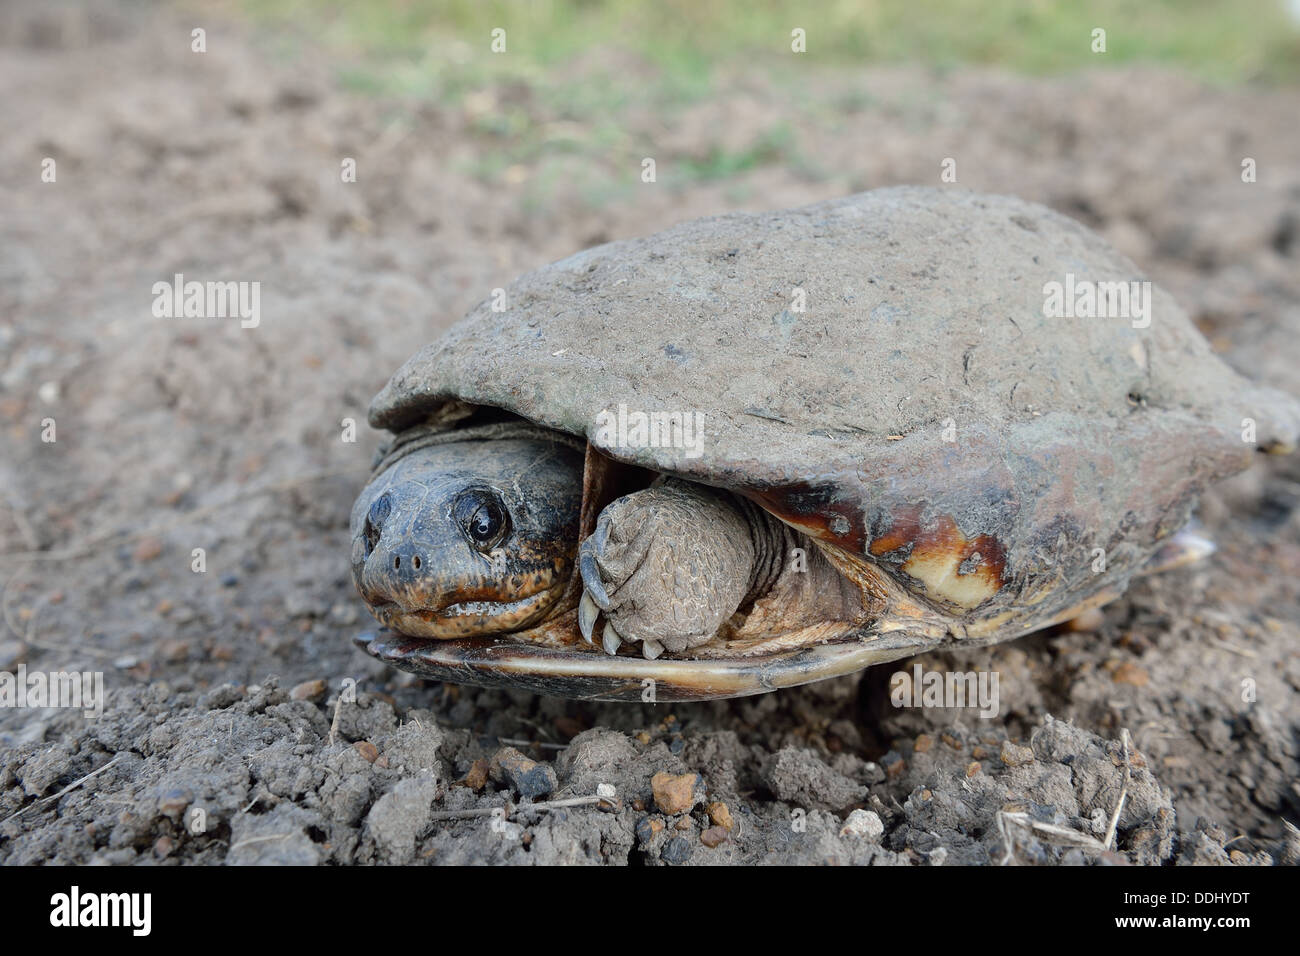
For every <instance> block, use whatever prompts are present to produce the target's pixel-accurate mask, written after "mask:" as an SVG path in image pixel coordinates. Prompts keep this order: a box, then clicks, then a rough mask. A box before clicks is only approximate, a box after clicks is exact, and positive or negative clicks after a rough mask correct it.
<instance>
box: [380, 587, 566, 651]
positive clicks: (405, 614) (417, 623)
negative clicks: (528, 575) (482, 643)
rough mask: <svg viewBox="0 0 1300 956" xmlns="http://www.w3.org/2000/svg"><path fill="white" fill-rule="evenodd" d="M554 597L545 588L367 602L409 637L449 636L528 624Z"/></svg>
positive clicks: (503, 630) (383, 619) (478, 634)
mask: <svg viewBox="0 0 1300 956" xmlns="http://www.w3.org/2000/svg"><path fill="white" fill-rule="evenodd" d="M555 597H556V595H555V593H554V589H544V590H541V591H538V592H536V593H535V594H530V595H526V596H525V597H522V598H518V599H516V600H513V601H491V600H459V601H458V600H453V601H448V602H445V603H442V604H440V605H438V606H434V607H422V606H409V605H406V604H403V603H401V602H399V601H379V602H375V603H370V604H369V605H368V606H369V608H370V613H371V614H373V615H374V617H375V619H376V620H377V621H379V622H380V623H381V624H383V625H384V626H385V627H389V628H392V629H393V630H395V631H399V632H400V633H402V634H405V635H407V636H409V637H426V638H433V639H436V640H447V639H451V638H473V637H486V636H490V635H495V634H504V633H507V632H510V631H516V630H519V629H521V628H526V627H528V626H530V625H531V624H533V623H534V622H536V621H537V620H539V619H540V618H541V617H542V616H543V615H544V614H545V613H546V612H547V611H548V610H549V608H550V606H551V604H552V602H553V601H554V599H555Z"/></svg>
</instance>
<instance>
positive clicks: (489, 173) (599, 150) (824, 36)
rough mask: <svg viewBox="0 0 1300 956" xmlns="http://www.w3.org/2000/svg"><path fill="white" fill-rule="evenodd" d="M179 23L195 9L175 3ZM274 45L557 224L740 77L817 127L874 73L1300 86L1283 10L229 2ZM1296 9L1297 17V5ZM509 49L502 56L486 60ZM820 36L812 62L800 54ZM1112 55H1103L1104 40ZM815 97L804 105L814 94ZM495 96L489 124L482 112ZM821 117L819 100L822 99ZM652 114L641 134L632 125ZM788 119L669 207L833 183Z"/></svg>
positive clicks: (721, 162) (720, 1)
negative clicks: (309, 52) (459, 122)
mask: <svg viewBox="0 0 1300 956" xmlns="http://www.w3.org/2000/svg"><path fill="white" fill-rule="evenodd" d="M178 2H180V3H185V2H189V0H178ZM227 2H229V3H231V4H232V5H233V6H234V7H235V8H236V9H239V10H242V11H243V12H244V14H245V15H246V16H247V18H248V19H249V20H250V21H251V22H253V23H254V24H257V25H259V26H262V27H266V28H267V29H264V30H262V31H260V32H261V35H262V36H263V37H264V38H265V40H266V43H267V45H268V47H269V48H271V49H272V50H273V51H274V52H275V53H276V54H278V55H282V56H284V57H288V58H292V56H293V55H294V49H293V47H294V44H295V43H298V44H300V45H301V46H308V45H309V46H312V47H320V48H323V49H324V50H325V51H326V52H327V53H328V54H329V55H331V56H332V57H334V58H335V60H336V61H337V62H338V64H339V67H338V79H339V81H340V83H341V85H342V86H343V87H344V88H346V89H349V90H352V91H355V92H359V93H363V94H367V95H375V96H384V97H396V98H399V99H414V100H436V101H437V102H438V103H440V104H442V105H443V106H448V107H459V106H465V107H466V112H467V115H468V116H469V117H470V123H469V125H470V129H471V131H472V133H473V135H474V136H475V137H476V138H477V139H479V140H480V141H481V146H482V148H481V149H480V150H479V151H478V152H477V154H476V155H475V157H474V158H473V159H469V160H464V161H463V162H462V165H464V166H466V169H465V171H467V172H468V173H470V174H471V175H473V176H475V177H477V178H479V179H481V180H482V181H484V182H488V183H494V182H499V181H501V180H502V179H503V178H505V179H507V180H508V179H509V178H510V176H511V175H512V174H513V175H516V176H518V175H519V169H520V168H522V169H523V170H525V171H526V179H527V181H526V183H525V185H524V192H523V197H522V198H523V201H524V202H525V204H527V205H530V206H542V205H545V204H546V203H547V202H548V201H549V199H550V197H551V196H552V194H553V193H554V191H555V189H556V188H557V186H558V184H562V183H565V182H576V183H578V184H579V186H578V191H579V199H580V201H582V202H585V203H588V204H590V205H593V206H599V205H601V204H603V203H605V202H608V201H611V200H612V199H615V198H617V197H619V196H620V195H625V194H626V193H627V192H628V191H629V190H633V189H636V188H638V185H639V179H638V173H639V166H640V160H641V157H642V155H644V149H645V146H644V145H643V143H642V142H641V140H642V139H643V138H644V137H643V136H640V135H638V134H636V133H634V132H632V131H633V130H634V129H642V130H644V128H645V122H644V117H645V115H647V114H649V115H652V116H654V117H656V122H664V123H671V122H672V118H673V117H674V116H675V115H677V114H678V113H679V112H680V110H681V109H682V108H683V107H685V106H688V105H689V104H691V103H695V102H697V101H700V100H702V99H705V98H707V97H713V96H719V95H721V96H725V95H728V94H729V91H730V90H731V89H734V86H731V85H728V84H732V83H734V82H736V78H737V77H741V78H742V79H741V81H740V82H741V83H742V84H743V82H744V81H743V77H745V76H747V75H749V76H752V75H754V74H755V72H758V73H761V74H762V75H763V76H765V77H766V78H767V79H768V81H769V83H770V84H771V85H772V86H773V87H785V88H787V89H788V90H789V91H790V96H791V102H792V103H794V104H796V105H797V106H798V108H799V109H801V110H803V111H804V112H805V114H806V115H808V116H810V117H812V118H813V121H814V122H818V123H831V124H832V125H833V124H834V123H836V122H842V121H843V118H844V117H845V116H851V115H852V114H854V113H857V112H861V111H863V110H867V109H870V108H872V107H873V106H874V105H875V101H874V100H873V97H872V94H871V93H870V92H869V91H867V90H866V89H864V88H862V87H861V86H857V87H854V88H850V89H843V88H841V89H840V90H838V91H837V92H836V93H835V94H834V97H833V99H831V100H820V99H818V98H817V97H815V96H812V95H811V94H810V93H801V92H800V91H801V90H804V89H805V85H804V84H802V83H801V82H800V81H801V79H802V78H803V77H805V76H807V75H808V74H809V73H810V72H816V71H830V72H836V71H838V75H839V76H841V77H843V76H853V75H855V74H853V72H852V71H853V70H854V69H860V68H863V67H867V66H881V65H897V64H910V65H920V66H923V67H928V68H931V69H935V70H940V71H946V70H949V69H954V68H957V67H961V66H965V65H979V66H989V67H997V68H1001V69H1006V70H1011V71H1016V72H1021V73H1025V74H1030V75H1046V74H1054V73H1068V72H1073V71H1078V70H1084V69H1090V68H1107V67H1115V66H1121V65H1131V64H1135V63H1146V64H1151V65H1156V66H1164V67H1172V68H1177V69H1182V70H1185V71H1187V72H1190V73H1192V74H1193V75H1196V76H1200V77H1202V78H1204V79H1206V80H1209V81H1211V82H1214V83H1220V84H1238V83H1242V82H1248V81H1253V82H1265V83H1291V82H1295V81H1297V80H1300V27H1297V25H1296V24H1295V23H1293V22H1291V21H1290V20H1288V19H1287V16H1286V14H1285V11H1284V3H1285V2H1286V0H1091V2H1087V3H1085V2H1082V0H804V2H780V0H657V2H656V0H645V2H634V0H227ZM1295 2H1300V0H1295ZM496 27H501V28H504V29H505V30H506V42H507V51H506V53H505V54H494V53H492V52H491V50H490V43H491V33H492V30H493V29H494V28H496ZM796 27H799V28H802V29H803V30H805V31H806V34H807V53H804V54H795V53H793V52H792V51H791V48H790V42H791V41H790V35H791V31H792V30H793V29H794V28H796ZM1096 27H1101V28H1103V29H1105V30H1106V44H1107V52H1105V53H1104V54H1098V53H1093V52H1092V50H1091V43H1092V31H1093V29H1094V28H1096ZM816 88H817V87H816V86H815V85H814V86H809V87H807V89H808V90H812V89H816ZM485 95H487V96H489V98H490V100H491V104H492V105H491V107H490V108H488V109H483V108H482V107H481V105H480V106H479V107H478V108H475V102H476V100H477V101H479V102H480V104H481V101H482V99H483V97H484V96H485ZM809 97H811V98H809ZM637 111H639V112H640V114H641V117H642V120H641V121H640V122H639V124H638V121H637V120H634V119H632V114H633V113H634V112H637ZM798 142H799V137H798V135H797V133H796V131H795V130H792V129H791V127H790V126H789V125H788V124H787V123H786V122H784V121H782V120H780V119H779V118H777V117H773V119H772V122H771V124H770V125H769V126H767V127H765V128H764V129H763V130H762V131H761V132H760V133H759V134H758V135H757V136H756V138H755V139H754V140H753V141H751V142H749V143H746V144H741V145H740V146H730V147H727V148H723V147H721V146H719V145H716V144H715V145H710V144H709V143H707V142H701V144H700V149H701V152H699V153H697V154H693V155H686V156H680V155H679V156H671V157H661V159H664V160H667V161H668V163H669V164H670V165H669V166H666V167H664V168H661V169H660V176H661V179H662V180H663V181H664V183H665V184H666V185H667V186H668V188H680V187H683V186H686V185H689V184H690V183H692V182H717V183H722V184H723V185H724V187H725V188H726V189H727V190H728V193H727V195H729V196H732V197H738V198H743V196H744V195H745V194H746V193H745V191H746V190H747V189H748V188H749V187H747V186H745V185H744V184H743V180H744V178H745V174H746V173H747V172H749V171H751V170H754V169H757V168H759V167H762V166H765V165H770V164H781V165H784V166H787V167H789V168H790V169H793V170H795V171H797V172H798V173H799V174H800V175H802V176H805V177H807V178H810V179H817V178H822V177H824V176H825V175H826V172H825V171H824V170H823V169H821V168H820V166H819V164H818V162H817V158H816V157H815V156H806V155H803V154H801V152H800V150H799V148H798Z"/></svg>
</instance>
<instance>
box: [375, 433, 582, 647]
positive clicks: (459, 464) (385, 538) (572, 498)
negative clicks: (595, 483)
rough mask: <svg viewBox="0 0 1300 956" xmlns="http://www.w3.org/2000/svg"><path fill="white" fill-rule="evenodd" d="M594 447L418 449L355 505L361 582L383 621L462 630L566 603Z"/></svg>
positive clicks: (535, 443)
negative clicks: (588, 457)
mask: <svg viewBox="0 0 1300 956" xmlns="http://www.w3.org/2000/svg"><path fill="white" fill-rule="evenodd" d="M581 503H582V455H581V454H580V453H579V452H577V451H576V450H574V449H573V448H570V447H568V446H567V445H564V444H560V443H557V442H551V441H546V440H545V439H542V438H538V439H529V438H499V439H481V440H469V441H459V442H451V443H448V444H441V445H434V446H432V447H428V448H423V449H420V450H417V451H413V452H411V453H410V454H408V455H406V456H405V457H403V458H400V459H398V460H397V461H396V462H395V463H394V464H392V465H391V466H390V467H388V468H387V469H385V470H384V471H383V472H381V473H380V474H379V475H377V476H376V477H375V478H374V479H373V480H372V481H371V482H370V483H369V484H368V485H367V486H366V488H365V490H363V491H362V492H361V496H360V497H359V498H357V501H356V504H355V505H353V506H352V524H351V530H352V578H353V581H355V582H356V585H357V590H359V591H360V592H361V596H362V597H363V598H364V599H365V602H366V604H367V605H368V606H369V607H370V611H371V613H372V614H374V615H375V617H376V618H378V619H379V620H380V621H381V622H382V623H383V624H385V625H386V626H388V627H391V628H392V629H393V630H395V631H399V632H401V633H402V634H407V635H410V636H413V637H432V638H459V637H477V636H483V635H490V634H501V633H505V632H509V631H518V630H523V629H525V628H528V627H531V626H533V625H535V624H537V623H539V622H540V621H542V620H543V619H545V618H546V617H547V616H548V615H549V614H550V613H552V612H555V611H559V610H563V608H560V607H559V606H558V605H559V601H560V598H561V597H562V596H563V595H564V593H565V591H566V589H567V587H568V585H569V582H570V580H571V579H572V577H573V574H574V561H575V552H576V550H577V543H578V520H579V512H580V509H581Z"/></svg>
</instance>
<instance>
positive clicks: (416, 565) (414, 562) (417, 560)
mask: <svg viewBox="0 0 1300 956" xmlns="http://www.w3.org/2000/svg"><path fill="white" fill-rule="evenodd" d="M411 567H413V568H415V570H417V571H418V570H420V556H419V555H418V554H417V555H414V556H412V558H411Z"/></svg>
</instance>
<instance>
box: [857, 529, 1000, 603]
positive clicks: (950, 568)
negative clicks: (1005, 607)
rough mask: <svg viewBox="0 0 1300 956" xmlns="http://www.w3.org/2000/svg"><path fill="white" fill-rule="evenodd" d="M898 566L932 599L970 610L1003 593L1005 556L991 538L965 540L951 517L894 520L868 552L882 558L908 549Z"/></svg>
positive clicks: (873, 542) (875, 540)
mask: <svg viewBox="0 0 1300 956" xmlns="http://www.w3.org/2000/svg"><path fill="white" fill-rule="evenodd" d="M909 545H910V546H911V550H910V551H909V552H908V553H907V556H906V558H905V559H904V560H903V562H902V563H901V564H900V565H899V567H900V568H901V569H902V571H903V572H904V573H905V574H907V575H908V577H910V578H912V579H913V580H915V581H918V582H920V583H921V584H922V585H923V586H924V588H925V593H926V594H927V595H928V596H930V597H933V598H937V599H939V600H941V601H945V602H947V603H949V604H955V605H957V606H959V607H964V608H973V607H976V606H977V605H979V604H983V603H984V602H985V601H987V600H988V599H989V598H991V597H993V595H995V594H997V592H998V591H999V590H1000V589H1001V588H1002V583H1003V579H1002V576H1003V573H1004V572H1005V570H1006V551H1005V549H1004V548H1003V547H1002V545H1001V544H1000V543H999V542H998V540H997V539H996V538H994V537H993V536H992V535H987V534H981V535H976V536H975V537H974V538H967V537H966V536H965V535H963V534H962V533H961V529H959V528H958V527H957V522H956V521H954V520H953V518H952V517H951V516H950V515H939V516H938V517H936V518H934V519H932V520H930V521H927V522H924V523H922V522H921V520H920V512H919V510H918V511H914V512H911V513H903V514H898V515H895V516H894V520H893V523H892V524H891V526H890V528H889V530H888V531H886V532H885V533H883V534H881V535H880V536H879V537H877V538H875V539H874V540H873V541H872V542H871V545H870V547H869V552H870V553H871V554H872V555H873V556H875V557H878V558H880V557H885V556H886V555H889V554H891V553H893V552H895V551H900V550H902V549H904V548H907V547H908V546H909Z"/></svg>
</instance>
